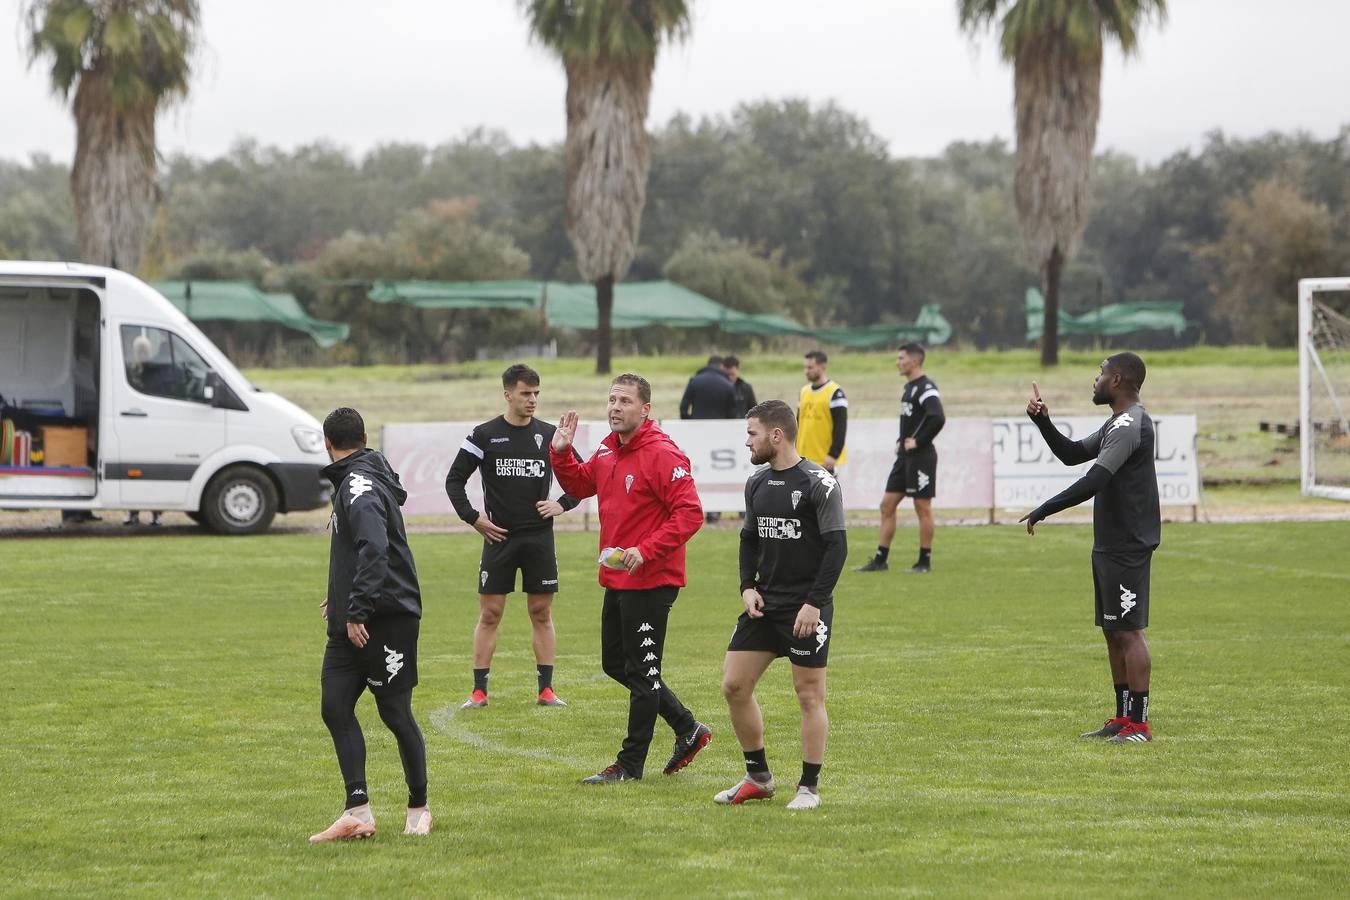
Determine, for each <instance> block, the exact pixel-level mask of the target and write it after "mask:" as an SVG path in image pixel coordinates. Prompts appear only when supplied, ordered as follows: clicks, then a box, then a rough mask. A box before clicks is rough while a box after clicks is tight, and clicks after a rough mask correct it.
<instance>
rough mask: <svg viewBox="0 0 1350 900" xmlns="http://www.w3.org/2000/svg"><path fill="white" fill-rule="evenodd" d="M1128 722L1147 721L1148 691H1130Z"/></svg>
mask: <svg viewBox="0 0 1350 900" xmlns="http://www.w3.org/2000/svg"><path fill="white" fill-rule="evenodd" d="M1130 721H1131V722H1139V723H1141V724H1142V723H1144V722H1147V721H1148V691H1130Z"/></svg>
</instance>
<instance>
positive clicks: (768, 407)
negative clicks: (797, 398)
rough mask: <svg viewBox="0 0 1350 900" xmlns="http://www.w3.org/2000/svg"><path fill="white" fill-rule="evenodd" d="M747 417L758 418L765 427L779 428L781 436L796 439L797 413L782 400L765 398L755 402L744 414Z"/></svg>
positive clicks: (791, 439)
mask: <svg viewBox="0 0 1350 900" xmlns="http://www.w3.org/2000/svg"><path fill="white" fill-rule="evenodd" d="M745 417H746V418H747V419H758V420H759V421H760V422H763V423H764V426H765V427H766V428H781V429H782V430H783V437H785V438H787V439H788V440H790V441H795V440H796V439H797V414H796V413H794V412H793V411H792V407H790V406H788V405H787V404H786V403H784V402H783V401H782V400H765V401H764V402H763V403H757V404H755V405H754V406H752V407H751V408H750V411H749V412H748V413H746V414H745Z"/></svg>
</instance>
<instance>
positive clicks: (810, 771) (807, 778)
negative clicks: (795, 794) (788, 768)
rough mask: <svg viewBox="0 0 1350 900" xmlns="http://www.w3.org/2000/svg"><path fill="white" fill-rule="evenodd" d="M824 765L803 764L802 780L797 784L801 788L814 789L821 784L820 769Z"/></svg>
mask: <svg viewBox="0 0 1350 900" xmlns="http://www.w3.org/2000/svg"><path fill="white" fill-rule="evenodd" d="M823 765H824V763H809V762H805V761H803V762H802V780H801V781H799V782H797V784H798V785H799V786H800V787H809V788H813V787H815V786H817V785H818V784H820V767H821V766H823Z"/></svg>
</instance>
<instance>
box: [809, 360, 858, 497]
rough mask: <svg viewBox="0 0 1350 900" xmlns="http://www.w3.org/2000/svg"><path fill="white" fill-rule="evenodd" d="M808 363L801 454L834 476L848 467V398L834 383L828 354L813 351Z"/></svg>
mask: <svg viewBox="0 0 1350 900" xmlns="http://www.w3.org/2000/svg"><path fill="white" fill-rule="evenodd" d="M805 359H806V362H805V363H804V364H803V369H804V371H805V373H806V384H805V385H803V386H802V390H801V395H800V397H799V398H798V400H797V452H798V453H800V454H801V455H802V456H804V457H806V458H807V459H809V460H811V462H814V463H819V464H820V465H822V466H824V467H825V470H826V471H827V472H833V471H834V467H835V466H840V465H843V464H844V454H845V450H844V439H845V438H846V437H847V436H848V398H847V397H846V396H844V389H843V388H841V387H840V386H839V384H838V383H837V382H835V381H831V380H830V376H829V372H828V367H829V362H830V358H829V357H828V356H826V355H825V351H824V350H812V351H810V352H809V353H807V354H806V357H805Z"/></svg>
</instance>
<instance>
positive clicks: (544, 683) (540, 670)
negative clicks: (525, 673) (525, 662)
mask: <svg viewBox="0 0 1350 900" xmlns="http://www.w3.org/2000/svg"><path fill="white" fill-rule="evenodd" d="M534 674H535V677H537V678H538V679H539V692H540V693H541V694H542V693H543V692H544V688H547V687H553V665H552V664H551V663H550V664H549V665H547V666H546V665H544V664H543V663H538V664H536V665H535V669H534Z"/></svg>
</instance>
